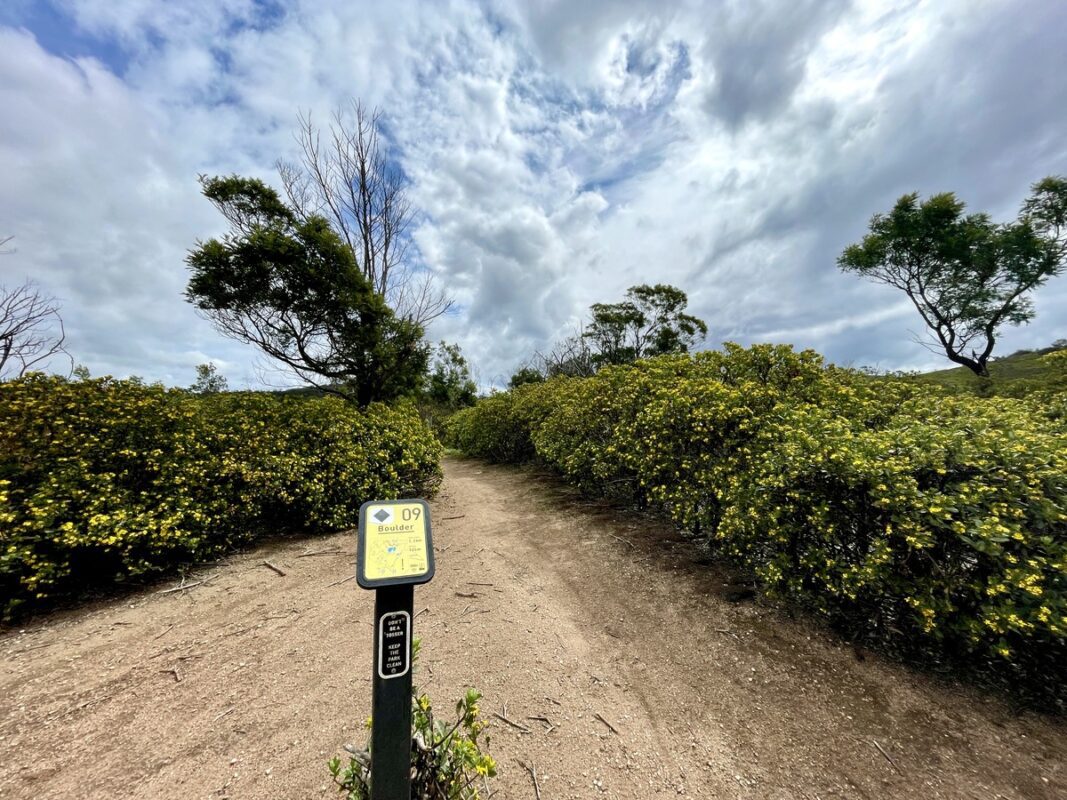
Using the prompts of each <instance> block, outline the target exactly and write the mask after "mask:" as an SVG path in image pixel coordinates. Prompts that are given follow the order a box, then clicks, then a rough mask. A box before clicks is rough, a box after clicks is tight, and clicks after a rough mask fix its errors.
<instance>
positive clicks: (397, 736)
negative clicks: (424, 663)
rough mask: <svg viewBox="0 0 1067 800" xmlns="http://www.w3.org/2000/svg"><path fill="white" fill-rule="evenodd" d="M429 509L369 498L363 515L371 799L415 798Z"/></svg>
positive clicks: (360, 552)
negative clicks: (417, 669) (415, 646)
mask: <svg viewBox="0 0 1067 800" xmlns="http://www.w3.org/2000/svg"><path fill="white" fill-rule="evenodd" d="M433 573H434V560H433V539H432V537H431V534H430V507H429V506H428V505H427V504H426V502H425V501H423V500H371V501H369V502H367V503H364V504H363V505H362V507H361V508H360V509H359V543H358V548H357V550H356V582H357V583H358V584H359V585H360V586H361V587H363V588H364V589H373V590H374V674H373V681H374V694H373V698H372V703H371V714H372V719H373V722H372V724H371V744H370V754H371V773H370V796H371V800H410V798H411V643H412V636H413V633H414V631H413V628H414V618H413V616H412V610H413V607H414V601H415V586H416V585H417V584H420V583H426V582H428V581H429V580H430V579H431V578H433Z"/></svg>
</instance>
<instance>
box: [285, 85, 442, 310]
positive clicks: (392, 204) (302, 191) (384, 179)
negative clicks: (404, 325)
mask: <svg viewBox="0 0 1067 800" xmlns="http://www.w3.org/2000/svg"><path fill="white" fill-rule="evenodd" d="M295 138H296V141H297V144H299V146H300V158H299V161H297V162H296V163H290V162H285V161H279V162H278V164H277V167H278V172H279V174H280V175H281V180H282V186H283V187H284V188H285V193H286V195H287V197H288V199H289V203H290V205H291V206H292V207H293V208H294V209H296V211H297V213H298V214H300V215H302V216H303V217H304V218H305V219H306V218H307V217H310V216H312V215H319V216H323V217H326V218H327V219H328V220H329V221H330V223H331V225H332V226H333V227H334V229H335V230H336V231H337V233H338V234H339V235H340V236H341V238H342V239H343V240H344V242H345V244H346V245H347V246H348V248H349V249H350V250H351V251H352V255H353V256H354V257H355V259H356V263H357V264H359V266H360V268H361V269H362V270H363V274H364V275H365V276H366V278H367V280H369V281H370V282H371V285H373V286H374V288H375V291H377V292H378V293H379V294H381V295H382V296H383V297H385V299H386V302H387V303H388V304H389V306H390V307H391V308H392V309H393V311H394V312H395V313H396V315H397V316H398V317H400V318H403V319H408V320H410V321H412V322H415V323H417V324H418V325H421V326H424V327H425V325H426V323H428V322H430V321H431V320H433V319H435V318H437V317H439V316H441V315H442V314H444V313H446V312H447V311H448V310H449V309H451V308H452V300H451V299H449V298H448V297H447V296H446V295H445V294H444V292H443V291H442V290H441V289H439V288H438V287H437V286H436V284H435V281H434V276H433V274H432V273H431V272H430V271H429V270H428V269H427V268H426V267H425V265H423V264H421V263H419V261H418V258H417V254H416V253H415V252H414V248H413V247H412V245H411V230H410V229H411V225H412V222H413V221H414V218H415V211H414V209H413V207H412V205H411V201H410V199H409V198H408V191H407V190H408V183H409V181H408V178H407V176H406V175H404V173H403V171H402V170H401V169H400V167H399V166H398V165H397V164H396V162H395V161H394V160H392V159H390V157H389V148H388V143H387V142H386V141H385V139H384V137H383V135H382V112H381V111H380V110H379V109H377V108H374V109H367V108H366V107H365V106H364V105H363V104H362V103H361V102H360V101H358V100H352V101H351V102H350V104H349V105H348V106H343V107H341V108H338V109H337V111H335V112H334V114H333V116H332V117H331V119H330V122H329V123H328V124H327V125H326V127H325V128H322V127H321V126H318V125H316V124H315V123H314V122H313V121H312V118H311V114H306V115H303V114H302V115H300V117H299V127H298V129H297V131H296V134H295Z"/></svg>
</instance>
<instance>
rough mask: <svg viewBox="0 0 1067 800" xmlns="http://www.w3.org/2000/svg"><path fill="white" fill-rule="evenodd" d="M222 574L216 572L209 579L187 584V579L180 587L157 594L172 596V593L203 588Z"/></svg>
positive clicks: (162, 590) (183, 580)
mask: <svg viewBox="0 0 1067 800" xmlns="http://www.w3.org/2000/svg"><path fill="white" fill-rule="evenodd" d="M221 574H222V573H220V572H216V573H215V574H214V575H212V576H211V577H209V578H204V579H203V580H202V581H193V582H192V583H186V582H185V578H182V582H181V585H180V586H175V587H174V588H173V589H161V590H160V591H158V592H156V594H171V593H172V592H181V591H183V590H185V589H192V588H194V587H196V586H203V585H204V584H205V583H207V582H208V581H213V580H215V578H217V577H219V575H221Z"/></svg>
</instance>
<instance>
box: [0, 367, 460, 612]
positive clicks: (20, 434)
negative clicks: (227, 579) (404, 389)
mask: <svg viewBox="0 0 1067 800" xmlns="http://www.w3.org/2000/svg"><path fill="white" fill-rule="evenodd" d="M439 454H440V445H439V443H438V442H437V441H436V439H435V438H434V437H433V435H432V434H431V433H430V432H429V431H428V430H427V429H426V428H425V427H424V426H423V425H422V423H421V422H420V420H419V418H418V414H417V413H416V412H415V411H414V409H413V408H409V407H400V408H387V407H384V406H371V407H369V408H368V409H366V410H363V411H360V410H357V409H356V408H354V407H352V406H350V405H348V404H346V403H344V402H342V401H341V400H338V399H336V398H331V397H322V398H288V397H278V396H274V395H268V394H255V393H237V394H216V395H205V396H195V395H191V394H189V393H187V392H183V391H180V390H165V389H163V388H162V387H158V386H145V385H143V384H142V383H140V382H137V381H117V380H112V379H109V378H105V379H99V380H87V381H67V380H64V379H62V378H54V377H45V376H41V375H36V376H31V377H29V378H26V379H23V380H18V381H11V382H8V383H3V384H0V608H3V610H4V613H5V615H8V616H9V615H10V614H11V613H12V612H13V611H15V610H16V608H17V607H19V606H20V605H23V604H27V603H28V604H30V605H33V604H40V603H42V602H44V601H46V600H49V599H54V598H56V597H59V596H62V595H64V594H69V593H72V592H76V591H78V590H80V589H82V588H84V587H87V586H91V585H106V584H109V583H112V582H114V581H122V580H125V579H127V578H129V577H132V576H137V575H142V574H145V573H150V572H155V571H159V570H163V569H166V568H167V567H170V566H172V565H174V564H176V563H179V562H185V561H190V560H196V559H203V558H208V557H211V556H214V555H216V554H218V553H220V552H223V551H224V550H226V549H227V548H229V547H231V546H233V545H235V544H237V543H240V542H243V541H248V540H249V539H250V538H252V537H253V536H255V535H256V534H257V533H261V532H264V531H268V530H271V531H285V530H337V529H342V528H345V527H349V526H354V525H355V524H356V523H357V519H358V513H359V506H360V504H361V503H362V502H363V501H364V500H367V499H370V498H376V497H399V496H403V495H414V494H424V493H428V492H432V491H433V489H434V488H435V487H436V485H437V482H438V481H439V480H440V472H439V467H438V459H439Z"/></svg>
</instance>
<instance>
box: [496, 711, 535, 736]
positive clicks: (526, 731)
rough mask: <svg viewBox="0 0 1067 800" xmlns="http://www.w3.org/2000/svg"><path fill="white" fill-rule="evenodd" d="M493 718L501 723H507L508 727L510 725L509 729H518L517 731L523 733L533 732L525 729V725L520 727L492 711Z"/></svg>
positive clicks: (518, 724)
mask: <svg viewBox="0 0 1067 800" xmlns="http://www.w3.org/2000/svg"><path fill="white" fill-rule="evenodd" d="M493 716H494V717H496V718H497V719H498V720H500V721H501V722H506V723H507V724H508V725H510V726H511V727H513V728H518V729H519V730H520V731H522V732H523V733H533V731H531V730H530V729H529V728H527V727H526V726H525V725H522V724H520V723H518V722H515V721H514V720H510V719H508V718H507V717H505V716H504V715H503V714H498V713H496V712H495V711H494V712H493Z"/></svg>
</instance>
